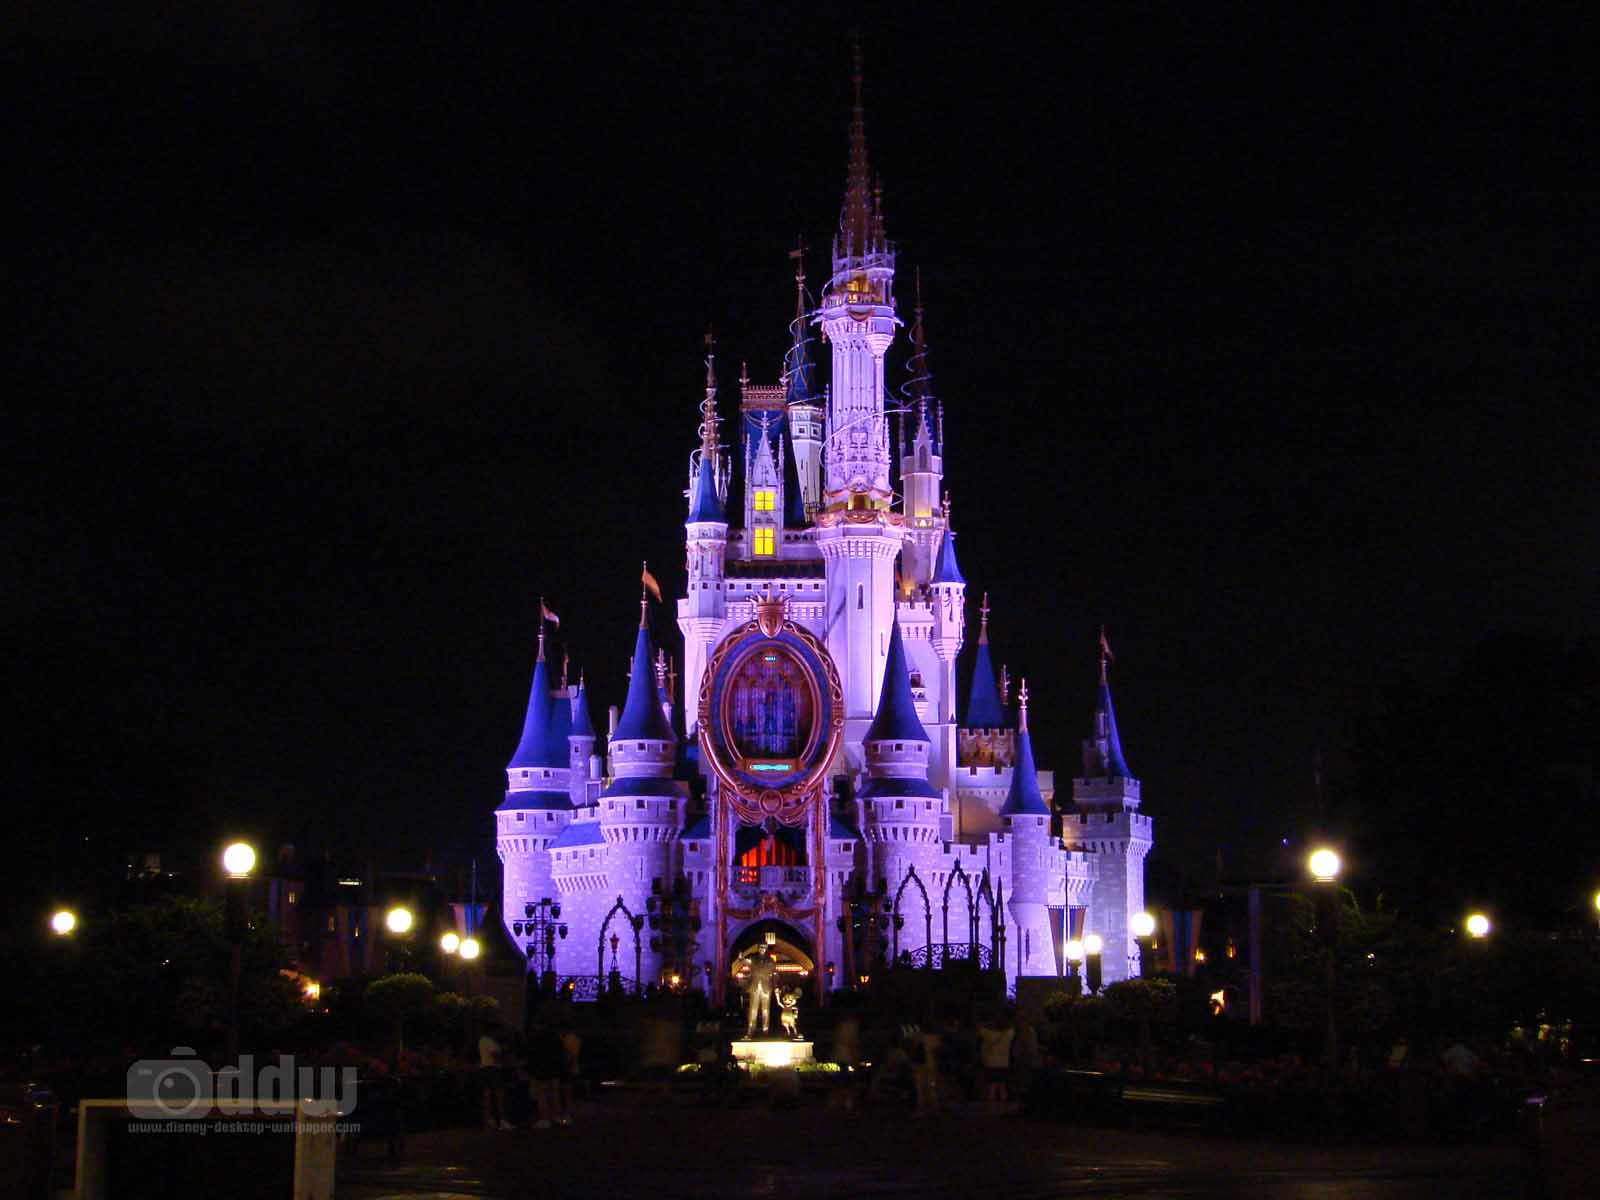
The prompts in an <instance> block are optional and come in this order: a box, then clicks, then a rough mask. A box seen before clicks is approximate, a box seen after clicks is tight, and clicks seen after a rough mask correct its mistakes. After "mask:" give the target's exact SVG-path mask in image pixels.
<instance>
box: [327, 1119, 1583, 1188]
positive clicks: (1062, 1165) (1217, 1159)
mask: <svg viewBox="0 0 1600 1200" xmlns="http://www.w3.org/2000/svg"><path fill="white" fill-rule="evenodd" d="M584 1118H586V1119H584ZM381 1155H382V1151H381V1149H380V1148H379V1147H376V1146H368V1147H366V1148H364V1149H363V1151H362V1158H361V1159H360V1160H358V1161H357V1162H356V1163H355V1164H353V1165H347V1166H346V1167H344V1168H343V1169H342V1170H341V1172H340V1177H339V1187H338V1195H339V1197H340V1200H401V1198H407V1200H416V1198H417V1197H432V1198H434V1200H454V1198H458V1197H482V1196H508V1197H509V1196H516V1197H523V1196H527V1197H539V1196H561V1197H579V1196H596V1197H602V1198H604V1200H629V1198H632V1197H649V1198H650V1200H678V1198H684V1200H687V1198H690V1197H693V1198H695V1200H781V1198H784V1197H790V1196H793V1197H805V1198H806V1200H817V1198H819V1197H908V1198H909V1197H928V1196H970V1197H976V1198H978V1200H1035V1198H1039V1200H1043V1198H1044V1197H1073V1196H1127V1197H1143V1198H1161V1197H1206V1198H1209V1197H1246V1196H1248V1197H1261V1198H1266V1200H1278V1198H1282V1200H1290V1198H1293V1200H1369V1198H1370V1200H1400V1198H1407V1200H1410V1198H1417V1200H1420V1198H1422V1197H1429V1198H1431V1197H1449V1198H1451V1200H1481V1198H1487V1197H1519V1196H1523V1195H1533V1194H1538V1193H1533V1192H1528V1191H1527V1190H1526V1189H1525V1186H1524V1178H1525V1173H1524V1170H1523V1165H1522V1161H1521V1156H1520V1153H1519V1151H1518V1148H1517V1146H1516V1145H1515V1144H1514V1143H1513V1142H1510V1141H1501V1142H1499V1143H1496V1144H1492V1145H1488V1146H1453V1147H1450V1146H1445V1147H1441V1146H1424V1147H1389V1146H1377V1147H1374V1146H1355V1147H1312V1146H1285V1145H1277V1144H1271V1143H1262V1142H1237V1141H1227V1140H1222V1139H1217V1138H1210V1137H1204V1136H1201V1135H1198V1134H1196V1135H1186V1134H1161V1133H1147V1132H1133V1131H1126V1130H1104V1129H1085V1128H1077V1127H1072V1126H1065V1125H1061V1124H1057V1123H1053V1122H1052V1123H1047V1122H1036V1121H1030V1120H1025V1119H1022V1118H1017V1117H1001V1118H997V1117H984V1116H977V1115H973V1116H965V1115H948V1116H940V1117H936V1118H933V1119H931V1120H926V1121H916V1120H911V1119H910V1118H909V1117H908V1116H906V1115H904V1114H898V1113H889V1112H877V1111H874V1112H867V1113H845V1112H838V1111H830V1110H825V1109H821V1108H803V1109H798V1110H795V1111H792V1112H786V1113H773V1112H766V1111H762V1110H732V1111H726V1110H705V1109H697V1108H683V1107H670V1106H665V1105H663V1106H660V1107H646V1106H623V1105H618V1104H608V1105H606V1106H605V1107H604V1108H603V1109H602V1108H591V1109H590V1110H589V1111H588V1112H587V1113H585V1114H583V1117H582V1118H581V1119H580V1121H579V1122H578V1124H576V1125H574V1126H573V1127H571V1128H569V1129H557V1130H548V1131H537V1132H534V1131H527V1130H522V1131H517V1132H514V1133H491V1132H488V1131H485V1130H472V1131H447V1132H441V1133H431V1134H423V1135H420V1136H416V1137H413V1138H412V1139H411V1142H410V1145H409V1147H408V1156H407V1161H406V1162H405V1163H403V1164H399V1165H395V1166H391V1165H389V1164H387V1163H386V1162H384V1161H383V1160H382V1157H381ZM1574 1194H1577V1193H1574Z"/></svg>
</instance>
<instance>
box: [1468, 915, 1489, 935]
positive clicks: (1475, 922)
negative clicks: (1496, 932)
mask: <svg viewBox="0 0 1600 1200" xmlns="http://www.w3.org/2000/svg"><path fill="white" fill-rule="evenodd" d="M1492 928H1493V926H1491V925H1490V923H1489V918H1488V917H1487V916H1485V915H1484V914H1483V913H1481V912H1475V913H1472V914H1471V915H1469V916H1468V917H1467V936H1468V937H1469V938H1471V939H1472V940H1473V941H1475V942H1481V941H1483V939H1484V938H1486V937H1488V936H1489V932H1490V930H1491V929H1492Z"/></svg>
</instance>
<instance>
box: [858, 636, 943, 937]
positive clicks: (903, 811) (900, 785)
mask: <svg viewBox="0 0 1600 1200" xmlns="http://www.w3.org/2000/svg"><path fill="white" fill-rule="evenodd" d="M863 742H864V747H865V751H866V764H867V775H868V778H867V782H866V784H865V786H863V787H862V789H861V799H862V801H863V803H864V805H865V807H866V812H867V829H866V834H867V840H868V842H869V843H870V844H871V846H872V853H873V871H874V872H875V874H876V877H877V878H878V879H882V880H884V881H886V882H887V883H888V886H889V891H890V892H891V893H893V892H894V891H896V890H897V889H898V888H899V886H900V884H901V882H902V881H903V880H904V879H905V877H906V874H907V873H908V872H909V871H910V869H911V868H912V867H915V868H916V869H917V876H918V877H919V878H920V879H921V880H922V882H923V886H924V887H926V888H929V889H930V890H932V887H933V869H934V866H935V864H936V862H937V861H938V857H939V852H940V842H939V818H940V814H941V812H942V811H943V809H944V793H943V792H942V791H941V790H940V789H939V788H937V787H935V786H934V785H933V784H932V783H930V782H929V781H928V759H929V751H930V750H931V748H932V743H931V742H930V741H929V739H928V733H927V730H925V729H924V728H923V725H922V722H921V721H920V720H919V719H918V717H917V706H916V702H915V701H914V700H912V698H911V676H910V672H909V670H908V668H907V666H906V650H905V644H904V643H903V642H902V641H901V638H900V623H899V622H898V621H896V622H895V623H894V625H893V626H892V628H891V631H890V635H889V653H888V662H887V665H886V667H885V669H884V673H883V693H882V696H881V698H880V699H879V701H878V711H877V714H876V715H875V716H874V717H873V719H872V725H871V727H870V728H869V729H868V730H867V731H866V735H865V738H864V739H863ZM917 907H918V906H917V905H914V904H913V905H911V906H910V907H909V909H908V911H912V910H915V909H916V908H917ZM914 924H915V923H914V922H912V921H910V920H909V919H908V920H907V921H906V925H905V928H904V930H903V931H902V933H901V936H900V948H901V949H902V950H915V949H916V948H917V947H919V946H921V945H923V944H924V943H925V941H926V939H927V930H926V929H925V928H923V929H914V928H913V927H912V926H913V925H914Z"/></svg>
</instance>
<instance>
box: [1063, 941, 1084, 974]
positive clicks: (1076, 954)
mask: <svg viewBox="0 0 1600 1200" xmlns="http://www.w3.org/2000/svg"><path fill="white" fill-rule="evenodd" d="M1063 950H1064V952H1065V954H1066V956H1067V978H1069V979H1077V978H1079V977H1080V976H1079V972H1080V971H1081V970H1082V969H1083V940H1082V939H1081V938H1068V939H1067V944H1066V946H1065V947H1063Z"/></svg>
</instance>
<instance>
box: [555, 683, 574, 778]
mask: <svg viewBox="0 0 1600 1200" xmlns="http://www.w3.org/2000/svg"><path fill="white" fill-rule="evenodd" d="M571 736H572V701H571V699H570V698H568V697H566V696H552V697H551V698H550V744H551V746H553V747H557V748H560V749H566V746H567V739H568V738H569V737H571ZM561 761H562V764H563V765H565V764H566V763H567V762H568V761H570V760H569V759H568V758H567V757H566V756H563V757H562V760H561Z"/></svg>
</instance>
